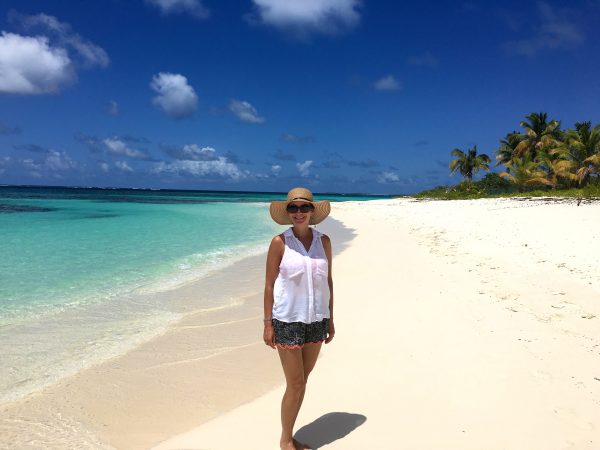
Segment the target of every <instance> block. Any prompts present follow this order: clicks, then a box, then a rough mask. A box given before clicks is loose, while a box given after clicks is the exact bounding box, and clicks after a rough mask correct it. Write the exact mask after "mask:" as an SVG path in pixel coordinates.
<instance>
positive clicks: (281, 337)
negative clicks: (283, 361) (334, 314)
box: [273, 319, 329, 348]
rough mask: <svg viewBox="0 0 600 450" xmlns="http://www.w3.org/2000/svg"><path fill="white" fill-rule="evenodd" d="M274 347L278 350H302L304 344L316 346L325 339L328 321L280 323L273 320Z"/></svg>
mask: <svg viewBox="0 0 600 450" xmlns="http://www.w3.org/2000/svg"><path fill="white" fill-rule="evenodd" d="M273 330H274V331H275V339H274V341H275V345H276V346H277V347H279V348H302V347H304V344H318V343H319V342H323V341H324V340H325V339H327V333H328V331H329V319H323V320H321V321H320V322H313V323H303V322H290V323H288V322H281V321H280V320H277V319H273Z"/></svg>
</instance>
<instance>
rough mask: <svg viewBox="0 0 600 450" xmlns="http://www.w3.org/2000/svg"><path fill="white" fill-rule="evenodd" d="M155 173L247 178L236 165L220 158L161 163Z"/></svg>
mask: <svg viewBox="0 0 600 450" xmlns="http://www.w3.org/2000/svg"><path fill="white" fill-rule="evenodd" d="M152 172H153V173H157V174H160V173H170V174H176V175H192V176H197V177H205V176H215V175H216V176H218V177H222V178H229V179H231V180H234V181H237V180H240V179H242V178H245V177H246V174H244V173H243V172H242V171H241V170H240V169H239V168H238V167H237V166H236V165H235V164H233V163H230V162H228V161H227V158H225V157H224V156H220V157H219V158H218V159H216V160H214V161H189V160H180V161H174V162H172V163H166V162H164V161H161V162H159V163H157V164H155V166H154V168H153V169H152Z"/></svg>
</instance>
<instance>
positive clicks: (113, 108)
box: [107, 100, 119, 116]
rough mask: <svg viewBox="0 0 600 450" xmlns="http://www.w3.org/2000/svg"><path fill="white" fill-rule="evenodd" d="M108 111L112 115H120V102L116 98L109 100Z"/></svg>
mask: <svg viewBox="0 0 600 450" xmlns="http://www.w3.org/2000/svg"><path fill="white" fill-rule="evenodd" d="M107 111H108V113H109V114H110V115H111V116H118V115H119V104H118V103H117V102H116V101H114V100H111V101H109V102H108V110H107Z"/></svg>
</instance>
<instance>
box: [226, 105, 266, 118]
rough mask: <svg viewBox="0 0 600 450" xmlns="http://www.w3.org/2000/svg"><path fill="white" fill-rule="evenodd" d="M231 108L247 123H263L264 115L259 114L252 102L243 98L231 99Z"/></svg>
mask: <svg viewBox="0 0 600 450" xmlns="http://www.w3.org/2000/svg"><path fill="white" fill-rule="evenodd" d="M229 110H230V111H231V112H232V113H234V114H235V115H236V116H237V117H238V119H240V120H241V121H242V122H246V123H263V122H264V121H265V119H264V117H260V116H259V115H258V111H256V108H254V106H252V105H251V104H250V103H248V102H245V101H241V100H231V102H230V103H229Z"/></svg>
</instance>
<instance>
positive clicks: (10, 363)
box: [0, 187, 373, 401]
mask: <svg viewBox="0 0 600 450" xmlns="http://www.w3.org/2000/svg"><path fill="white" fill-rule="evenodd" d="M282 198H285V195H284V194H265V193H238V192H232V193H225V192H198V191H162V190H161V191H152V190H129V189H114V190H113V189H75V188H47V187H0V356H1V357H2V361H3V364H2V367H0V401H2V400H4V401H7V400H14V399H16V398H19V397H20V396H23V395H26V394H27V393H30V392H33V391H35V390H37V389H40V388H42V387H43V386H46V385H48V384H51V383H52V382H54V381H56V380H59V379H60V378H61V377H64V376H66V375H68V374H71V373H74V372H76V371H77V370H80V369H81V368H84V367H86V366H89V365H90V364H92V363H94V362H97V361H99V360H102V359H106V358H108V357H112V356H115V355H117V354H120V353H123V352H124V351H127V350H128V349H130V348H132V347H133V346H135V345H137V344H139V343H141V342H143V341H144V340H147V339H149V338H151V337H153V336H154V335H156V334H157V333H160V332H162V330H164V329H165V328H166V327H167V326H168V324H169V323H171V322H172V321H173V320H177V319H178V318H180V317H181V312H180V311H177V310H175V309H173V308H171V307H170V306H169V303H168V302H167V301H166V300H164V297H161V296H160V295H158V294H159V293H161V292H168V291H170V290H172V289H173V288H175V287H177V286H180V285H182V284H185V283H189V282H191V281H195V280H198V279H201V278H202V277H203V276H204V275H206V274H207V273H210V272H211V271H213V270H215V269H219V268H223V267H227V265H229V264H232V263H233V262H235V261H236V260H239V259H242V258H244V257H245V256H250V255H255V254H259V253H262V252H265V251H266V249H267V246H268V243H269V241H270V238H271V237H272V236H273V235H274V234H276V233H278V232H281V230H282V227H281V226H279V225H276V224H275V223H274V222H273V221H272V220H271V219H270V216H269V214H268V203H267V202H268V201H271V200H273V199H282ZM321 198H323V197H321ZM325 198H328V199H330V200H332V201H339V200H364V199H369V198H373V197H361V196H335V195H328V196H326V197H325ZM317 199H319V198H318V197H317ZM206 306H207V307H208V306H214V305H206Z"/></svg>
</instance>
